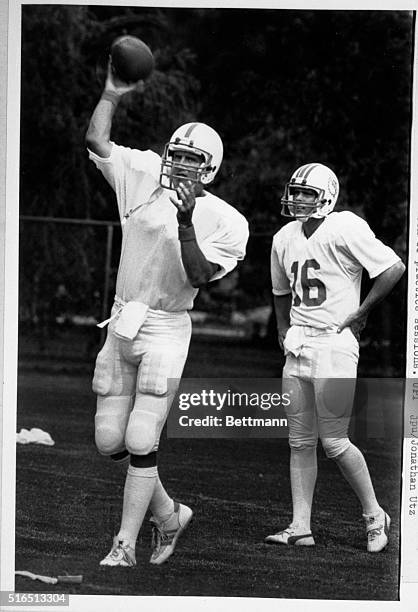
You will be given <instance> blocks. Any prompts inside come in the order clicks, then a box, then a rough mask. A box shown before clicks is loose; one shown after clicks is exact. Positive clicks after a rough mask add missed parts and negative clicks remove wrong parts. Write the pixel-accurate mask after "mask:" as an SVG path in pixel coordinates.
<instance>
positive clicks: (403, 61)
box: [20, 5, 413, 331]
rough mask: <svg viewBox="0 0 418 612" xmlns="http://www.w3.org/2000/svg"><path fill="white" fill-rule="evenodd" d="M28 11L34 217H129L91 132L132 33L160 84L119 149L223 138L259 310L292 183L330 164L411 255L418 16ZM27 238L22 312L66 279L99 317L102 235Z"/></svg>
mask: <svg viewBox="0 0 418 612" xmlns="http://www.w3.org/2000/svg"><path fill="white" fill-rule="evenodd" d="M22 13H23V19H22V106H21V136H22V138H21V202H20V206H21V213H22V214H35V215H53V216H57V217H78V218H94V219H115V218H116V211H115V207H114V197H113V194H112V192H111V190H110V188H109V187H108V186H107V185H106V184H105V182H104V181H103V180H102V178H101V177H100V176H99V174H98V173H97V172H96V171H95V169H94V168H93V167H92V165H91V163H90V162H89V161H88V159H87V154H86V151H85V146H84V134H85V131H86V129H87V125H88V121H89V117H90V115H91V112H92V110H93V108H94V106H95V104H96V101H97V100H98V98H99V96H100V93H101V89H102V86H103V82H104V78H105V71H106V64H107V58H108V53H109V48H110V45H111V42H112V40H113V39H114V38H115V37H116V36H119V35H121V34H123V33H130V34H133V35H137V36H139V37H140V38H142V39H144V40H145V41H146V42H147V43H148V44H149V45H150V47H151V48H152V49H153V51H154V54H155V57H156V70H155V72H154V74H153V75H152V77H151V79H150V80H149V81H148V82H147V86H146V90H145V94H144V95H139V94H131V95H130V96H129V97H127V98H126V99H125V100H124V102H123V103H122V104H121V105H120V107H119V109H118V112H117V115H116V118H115V124H114V130H113V138H114V139H115V141H117V142H120V143H121V144H125V145H127V146H139V147H142V148H152V149H154V150H157V151H161V148H162V146H163V144H164V143H165V142H166V140H167V138H168V136H169V135H170V133H171V132H172V131H173V130H174V129H175V128H176V127H177V126H178V125H179V124H181V123H183V122H185V121H189V120H201V121H204V122H206V123H208V124H210V125H213V126H214V127H215V128H216V129H217V130H218V131H219V133H220V134H221V136H222V138H223V140H224V144H225V160H224V163H223V166H222V168H221V172H220V174H219V177H218V179H217V183H216V185H215V186H214V190H215V191H216V192H217V193H218V194H219V195H220V196H221V197H224V198H225V199H226V200H227V201H229V202H231V203H232V204H233V205H234V206H236V207H237V208H238V209H239V210H241V211H242V212H244V214H245V215H246V216H247V218H248V219H249V221H250V227H251V230H252V236H253V237H252V238H251V240H250V244H249V247H248V257H247V259H246V261H245V263H244V264H243V266H242V268H241V288H242V289H243V295H246V296H247V298H248V300H247V301H249V302H251V303H255V304H263V303H266V300H268V297H267V296H268V295H269V270H268V257H269V249H270V240H271V238H270V236H271V235H272V234H273V233H274V232H275V231H276V230H277V229H278V228H279V227H280V226H281V225H282V223H283V219H282V218H281V217H280V196H281V193H282V189H283V185H284V183H285V181H286V180H287V179H288V177H289V175H290V174H291V172H292V171H293V170H294V169H295V168H296V167H297V166H299V165H302V164H303V163H306V162H309V161H322V162H324V163H326V164H329V165H330V166H331V167H332V168H333V169H334V170H335V172H336V173H337V175H338V177H339V178H340V183H341V197H340V202H341V205H342V206H344V207H348V208H351V209H352V210H354V211H355V212H357V213H359V214H360V215H363V216H365V217H366V218H367V219H368V221H369V222H370V223H371V226H372V227H373V228H374V230H375V231H376V233H377V235H378V236H380V237H381V238H382V239H384V240H385V241H387V242H388V243H389V244H391V245H394V246H395V248H396V249H397V250H398V252H400V254H401V255H405V254H406V226H407V223H406V216H407V204H408V173H409V148H410V136H409V130H410V121H411V81H412V78H411V77H412V75H411V70H412V27H413V22H412V14H411V13H410V12H407V11H348V10H347V11H332V10H331V11H324V10H316V11H305V10H299V11H296V10H270V9H263V10H258V9H231V8H229V9H220V8H218V9H181V8H176V9H170V8H166V9H161V8H151V7H143V8H138V7H136V8H132V7H111V6H90V7H88V6H54V5H25V6H23V7H22ZM23 229H24V232H23V233H24V239H23V240H22V241H21V260H22V274H21V278H22V286H21V296H23V299H24V300H26V299H27V300H28V301H30V299H31V295H30V294H31V291H30V290H29V289H28V287H30V286H31V284H30V283H31V281H30V279H32V278H34V277H36V278H39V294H40V295H46V296H48V295H51V291H53V288H54V287H55V286H56V285H57V283H58V282H60V279H62V278H65V279H66V282H67V284H68V283H69V284H70V285H72V287H71V288H72V289H73V291H74V292H77V291H78V292H79V293H81V294H82V296H83V297H82V299H80V308H83V307H84V308H85V309H88V308H89V304H91V295H92V292H93V291H94V289H95V288H97V286H98V285H100V284H101V281H100V280H99V279H100V278H101V275H102V274H103V258H102V253H103V251H104V243H105V235H104V233H102V234H100V235H99V234H97V233H94V232H93V230H91V229H89V230H87V229H85V230H82V231H81V230H77V231H76V230H75V229H74V231H71V232H67V234H66V236H64V237H63V235H62V234H61V233H60V232H56V231H54V230H53V226H50V227H49V229H45V230H42V232H39V231H38V228H35V229H34V227H33V226H30V227H29V225H28V224H25V225H24V226H23ZM260 233H261V234H267V237H266V236H264V237H263V236H258V234H260ZM98 243H99V244H98ZM114 263H115V264H116V262H114ZM81 287H83V289H81ZM21 299H22V298H21ZM397 300H398V301H397V302H396V300H395V302H396V304H397V305H398V306H397V308H398V307H399V309H400V311H401V314H402V308H403V306H402V304H401V302H400V300H399V298H397ZM83 304H84V306H83ZM403 315H405V312H404V311H403ZM404 318H405V316H404ZM398 331H399V330H398Z"/></svg>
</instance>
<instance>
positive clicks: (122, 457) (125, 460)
mask: <svg viewBox="0 0 418 612" xmlns="http://www.w3.org/2000/svg"><path fill="white" fill-rule="evenodd" d="M129 458H130V454H129V452H128V451H127V450H124V451H121V452H120V453H115V454H114V455H110V459H111V460H112V463H113V464H114V465H117V466H118V468H119V469H120V470H122V471H123V472H125V473H126V470H127V468H128V465H129Z"/></svg>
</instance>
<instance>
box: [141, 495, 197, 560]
mask: <svg viewBox="0 0 418 612" xmlns="http://www.w3.org/2000/svg"><path fill="white" fill-rule="evenodd" d="M174 512H175V513H176V514H177V522H178V526H177V527H175V528H174V529H167V528H165V527H164V523H159V522H158V521H157V519H155V518H154V517H151V519H150V521H151V523H152V543H151V546H152V549H153V550H152V555H151V558H150V563H152V564H153V565H161V563H164V561H167V559H168V558H169V557H171V555H172V554H173V552H174V549H175V547H176V544H177V540H178V539H179V537H180V536H181V534H182V533H183V531H184V530H185V529H186V527H187V525H188V524H189V523H190V520H191V518H192V516H193V512H192V510H191V509H190V508H189V507H188V506H184V505H183V504H179V502H176V501H175V502H174Z"/></svg>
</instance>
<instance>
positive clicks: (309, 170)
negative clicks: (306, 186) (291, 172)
mask: <svg viewBox="0 0 418 612" xmlns="http://www.w3.org/2000/svg"><path fill="white" fill-rule="evenodd" d="M317 167H318V164H311V165H310V166H309V167H308V168H307V169H306V172H305V174H304V176H303V180H304V181H306V180H307V178H308V176H309V175H310V173H311V172H312V170H315V168H317Z"/></svg>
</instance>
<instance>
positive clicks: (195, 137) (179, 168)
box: [160, 123, 223, 189]
mask: <svg viewBox="0 0 418 612" xmlns="http://www.w3.org/2000/svg"><path fill="white" fill-rule="evenodd" d="M176 153H178V156H181V155H183V156H185V157H190V158H191V159H190V161H188V160H187V161H184V160H183V161H180V160H179V159H176ZM222 156H223V145H222V140H221V139H220V137H219V135H218V134H217V133H216V132H215V130H213V129H212V128H210V127H209V126H207V125H205V124H204V123H187V124H185V125H182V126H181V127H179V128H178V129H177V130H176V131H175V132H174V134H173V135H172V137H171V138H170V141H169V142H168V143H167V144H166V145H165V147H164V153H163V156H162V161H161V170H160V185H161V186H162V187H165V188H166V189H176V188H177V186H178V184H179V182H180V181H184V180H185V179H186V180H188V181H191V182H192V183H194V184H200V185H207V184H208V183H211V182H212V181H213V179H214V177H215V175H216V173H217V172H218V170H219V167H220V165H221V162H222ZM193 158H194V159H193ZM199 159H200V160H201V163H200V164H199Z"/></svg>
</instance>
